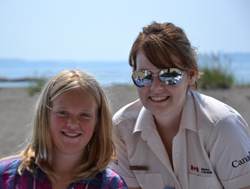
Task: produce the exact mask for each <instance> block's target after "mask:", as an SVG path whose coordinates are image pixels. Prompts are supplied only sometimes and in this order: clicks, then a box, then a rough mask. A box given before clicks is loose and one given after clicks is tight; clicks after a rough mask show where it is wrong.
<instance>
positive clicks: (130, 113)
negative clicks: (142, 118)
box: [113, 100, 142, 122]
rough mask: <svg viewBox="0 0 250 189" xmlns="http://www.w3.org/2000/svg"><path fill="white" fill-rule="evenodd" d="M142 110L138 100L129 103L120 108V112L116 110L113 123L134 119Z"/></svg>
mask: <svg viewBox="0 0 250 189" xmlns="http://www.w3.org/2000/svg"><path fill="white" fill-rule="evenodd" d="M141 109H142V103H141V101H140V100H136V101H134V102H131V103H129V104H127V105H125V106H124V107H122V108H121V109H120V110H118V111H117V112H116V113H115V115H114V116H113V121H114V122H121V121H124V120H127V119H130V118H135V117H137V116H138V114H139V113H140V111H141Z"/></svg>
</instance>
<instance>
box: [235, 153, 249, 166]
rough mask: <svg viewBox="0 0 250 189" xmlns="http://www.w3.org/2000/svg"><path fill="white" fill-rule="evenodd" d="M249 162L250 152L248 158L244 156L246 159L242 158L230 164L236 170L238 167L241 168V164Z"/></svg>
mask: <svg viewBox="0 0 250 189" xmlns="http://www.w3.org/2000/svg"><path fill="white" fill-rule="evenodd" d="M249 161H250V151H249V152H248V156H246V157H244V158H242V159H240V160H234V161H233V162H232V166H233V167H234V168H237V167H239V166H241V165H243V164H245V163H247V162H249Z"/></svg>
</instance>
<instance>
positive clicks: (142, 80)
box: [132, 70, 153, 88]
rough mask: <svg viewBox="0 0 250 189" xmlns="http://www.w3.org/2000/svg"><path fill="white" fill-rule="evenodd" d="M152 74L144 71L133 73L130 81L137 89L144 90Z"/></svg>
mask: <svg viewBox="0 0 250 189" xmlns="http://www.w3.org/2000/svg"><path fill="white" fill-rule="evenodd" d="M152 78H153V76H152V73H151V72H150V71H148V70H145V71H143V70H142V71H135V72H134V73H133V74H132V79H133V82H134V84H135V85H136V86H137V87H139V88H144V87H146V86H148V85H149V84H150V83H151V81H152Z"/></svg>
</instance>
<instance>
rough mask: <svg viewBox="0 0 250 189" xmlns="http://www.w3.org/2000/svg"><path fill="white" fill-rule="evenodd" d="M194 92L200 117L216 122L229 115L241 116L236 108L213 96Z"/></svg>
mask: <svg viewBox="0 0 250 189" xmlns="http://www.w3.org/2000/svg"><path fill="white" fill-rule="evenodd" d="M192 94H193V99H194V103H195V106H196V111H197V114H198V115H199V118H200V119H203V120H208V121H210V122H212V123H216V122H218V121H221V120H223V119H225V118H227V117H235V116H236V117H238V116H240V114H239V113H238V112H237V111H236V110H235V109H234V108H232V107H230V106H229V105H227V104H225V103H223V102H221V101H219V100H217V99H215V98H213V97H210V96H207V95H204V94H201V93H197V92H194V91H193V92H192Z"/></svg>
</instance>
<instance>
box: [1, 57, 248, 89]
mask: <svg viewBox="0 0 250 189" xmlns="http://www.w3.org/2000/svg"><path fill="white" fill-rule="evenodd" d="M229 59H230V60H229ZM204 60H205V59H204V57H200V58H199V59H198V63H199V65H203V64H204V62H206V64H209V65H212V64H213V63H212V62H211V60H209V59H208V60H209V61H210V62H209V61H208V62H207V61H204ZM221 62H222V64H223V65H222V69H228V71H230V72H231V73H233V75H234V76H235V78H236V82H237V83H250V77H249V75H250V53H238V54H236V53H234V54H227V55H226V58H225V56H223V57H221ZM74 68H77V69H81V70H83V71H86V72H88V73H90V74H92V75H93V76H94V77H95V78H96V79H97V80H98V82H99V83H100V84H101V85H111V84H132V81H131V71H132V69H131V67H130V66H129V64H128V62H127V61H118V62H107V61H103V62H100V61H99V62H97V61H88V62H87V61H24V60H16V59H0V78H8V79H19V78H25V77H37V78H40V77H51V76H53V75H55V74H57V73H58V72H59V71H62V70H65V69H74ZM31 84H32V83H30V82H27V81H24V82H0V87H28V86H30V85H31Z"/></svg>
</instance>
